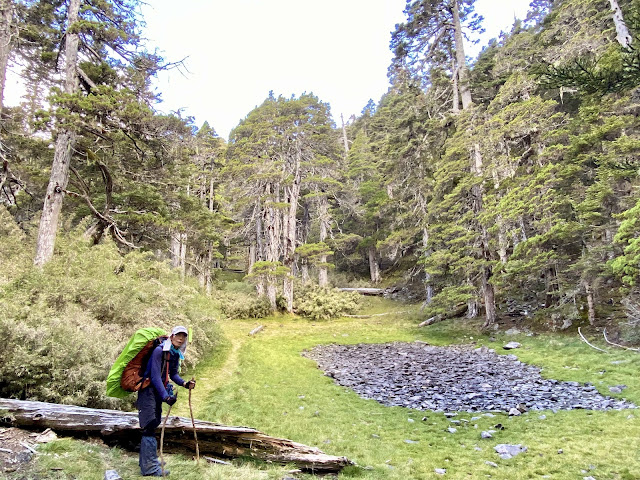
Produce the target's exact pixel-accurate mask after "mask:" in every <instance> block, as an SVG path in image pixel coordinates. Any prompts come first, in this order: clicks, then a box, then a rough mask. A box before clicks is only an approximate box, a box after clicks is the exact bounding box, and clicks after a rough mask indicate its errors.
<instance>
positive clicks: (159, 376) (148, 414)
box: [136, 326, 196, 477]
mask: <svg viewBox="0 0 640 480" xmlns="http://www.w3.org/2000/svg"><path fill="white" fill-rule="evenodd" d="M187 336H188V331H187V329H186V328H185V327H183V326H177V327H175V328H174V329H173V330H171V336H170V337H169V338H168V339H167V340H165V341H164V342H162V343H161V344H159V345H158V346H157V347H156V348H154V349H153V351H152V352H151V356H150V358H149V362H148V363H147V368H146V370H145V372H144V378H149V379H151V384H150V385H149V386H148V387H146V388H143V389H142V390H140V391H139V392H138V401H137V404H136V405H137V407H138V419H139V421H140V428H141V429H142V440H141V442H140V460H139V465H140V471H141V473H142V475H144V476H152V477H161V476H162V475H163V471H162V467H163V466H161V465H160V462H159V461H158V455H157V448H158V442H157V440H156V436H155V430H156V428H157V427H158V425H160V422H161V421H162V402H166V403H167V404H168V405H173V404H174V403H176V400H177V395H176V394H174V392H173V385H172V384H170V383H169V379H171V380H173V382H174V383H175V384H176V385H180V386H182V387H185V388H188V389H192V388H195V386H196V381H195V380H189V381H185V380H183V379H182V378H181V377H180V375H178V369H179V367H180V362H181V361H182V360H184V354H185V352H186V350H187V341H188V339H187ZM168 474H169V471H168V470H166V469H165V470H164V475H168Z"/></svg>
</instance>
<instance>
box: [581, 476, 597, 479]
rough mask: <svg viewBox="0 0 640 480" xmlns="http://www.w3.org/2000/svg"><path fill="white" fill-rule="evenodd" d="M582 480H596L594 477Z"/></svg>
mask: <svg viewBox="0 0 640 480" xmlns="http://www.w3.org/2000/svg"><path fill="white" fill-rule="evenodd" d="M582 480H596V479H595V478H594V477H591V476H589V477H582Z"/></svg>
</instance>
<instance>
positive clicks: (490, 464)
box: [484, 460, 498, 468]
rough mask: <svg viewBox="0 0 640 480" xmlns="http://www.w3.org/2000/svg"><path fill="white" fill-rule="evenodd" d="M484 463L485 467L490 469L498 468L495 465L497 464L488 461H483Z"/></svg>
mask: <svg viewBox="0 0 640 480" xmlns="http://www.w3.org/2000/svg"><path fill="white" fill-rule="evenodd" d="M484 463H486V464H487V465H489V466H490V467H493V468H498V464H497V463H494V462H490V461H489V460H485V462H484Z"/></svg>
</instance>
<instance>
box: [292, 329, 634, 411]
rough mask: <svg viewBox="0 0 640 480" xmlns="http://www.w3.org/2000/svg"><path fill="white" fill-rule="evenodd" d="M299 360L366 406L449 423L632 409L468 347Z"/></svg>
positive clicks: (397, 345)
mask: <svg viewBox="0 0 640 480" xmlns="http://www.w3.org/2000/svg"><path fill="white" fill-rule="evenodd" d="M303 355H304V356H306V357H308V358H312V359H313V360H315V361H316V362H317V363H318V365H319V366H320V368H322V369H323V370H324V372H325V374H326V375H327V376H329V377H331V378H333V379H334V381H336V382H337V383H338V384H340V385H342V386H344V387H347V388H351V389H353V390H354V391H355V392H356V393H358V394H359V395H360V396H362V397H364V398H370V399H374V400H376V401H378V402H380V403H381V404H383V405H387V406H401V407H405V408H411V409H416V410H431V411H434V412H439V413H440V412H441V413H443V414H444V415H445V416H446V417H447V418H449V419H451V418H452V417H455V416H456V415H457V414H456V412H468V413H475V412H507V413H508V412H509V411H510V409H511V408H512V407H513V406H514V405H518V406H520V407H521V408H520V409H519V410H523V409H528V410H533V411H536V410H538V411H539V410H550V411H554V412H557V411H558V410H570V409H575V408H584V409H591V410H608V409H616V410H620V409H624V408H634V407H635V405H633V404H632V403H630V402H627V401H625V400H621V399H618V398H611V397H605V396H603V395H600V394H599V393H598V392H597V390H596V389H595V388H594V387H593V385H586V384H580V383H578V382H561V381H558V380H553V379H544V378H542V377H541V375H540V369H539V368H537V367H535V366H532V365H527V364H526V363H523V362H520V361H519V360H518V358H517V357H516V356H515V355H498V354H496V353H495V352H491V351H490V350H489V351H485V350H483V349H480V351H477V349H476V347H475V346H469V345H458V346H450V347H435V346H431V345H425V344H423V343H415V342H414V343H403V342H394V343H389V344H383V345H380V344H377V345H376V344H359V345H323V346H318V347H315V348H314V349H312V350H310V351H307V352H304V353H303ZM617 387H621V386H620V385H617ZM485 415H487V416H493V413H488V414H486V413H485ZM418 418H420V417H418ZM540 418H541V417H540ZM460 421H462V420H460Z"/></svg>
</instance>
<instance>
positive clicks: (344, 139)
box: [340, 114, 349, 157]
mask: <svg viewBox="0 0 640 480" xmlns="http://www.w3.org/2000/svg"><path fill="white" fill-rule="evenodd" d="M340 120H342V143H343V144H344V155H345V157H346V155H347V154H348V153H349V139H348V138H347V127H346V125H345V124H344V117H343V115H342V114H340Z"/></svg>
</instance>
